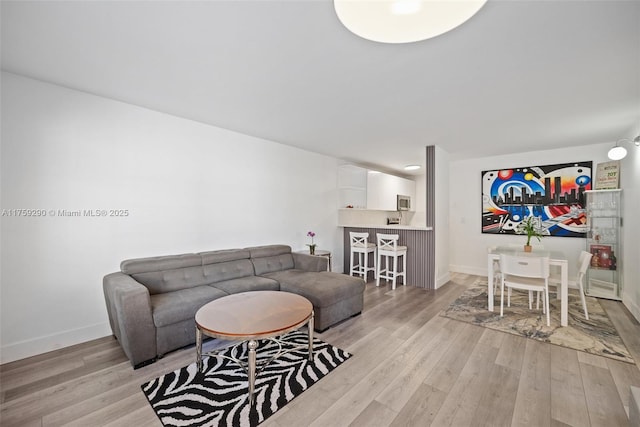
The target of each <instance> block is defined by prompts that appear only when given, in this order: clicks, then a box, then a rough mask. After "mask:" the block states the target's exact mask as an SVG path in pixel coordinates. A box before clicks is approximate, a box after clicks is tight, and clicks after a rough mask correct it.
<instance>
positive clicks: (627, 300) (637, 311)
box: [622, 292, 640, 322]
mask: <svg viewBox="0 0 640 427" xmlns="http://www.w3.org/2000/svg"><path fill="white" fill-rule="evenodd" d="M622 303H623V304H624V306H625V307H627V309H628V310H629V312H630V313H631V314H632V315H633V317H635V318H636V320H637V321H638V322H640V306H639V305H638V304H637V303H636V302H635V301H633V300H632V299H631V297H629V296H628V295H627V294H625V293H624V292H623V293H622Z"/></svg>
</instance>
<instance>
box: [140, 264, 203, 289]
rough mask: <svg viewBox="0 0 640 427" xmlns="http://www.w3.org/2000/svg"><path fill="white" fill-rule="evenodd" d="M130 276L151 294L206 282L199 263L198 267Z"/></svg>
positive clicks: (191, 286)
mask: <svg viewBox="0 0 640 427" xmlns="http://www.w3.org/2000/svg"><path fill="white" fill-rule="evenodd" d="M131 277H133V278H134V279H136V280H137V281H138V282H140V283H142V284H143V285H145V286H146V287H147V288H148V289H149V293H150V294H151V295H156V294H162V293H165V292H174V291H179V290H181V289H187V288H193V287H194V286H201V285H207V284H208V280H207V278H206V277H205V275H204V271H203V269H202V266H201V265H200V266H198V267H184V268H178V269H175V270H164V271H151V272H148V273H138V274H132V275H131Z"/></svg>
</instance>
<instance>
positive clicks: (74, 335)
mask: <svg viewBox="0 0 640 427" xmlns="http://www.w3.org/2000/svg"><path fill="white" fill-rule="evenodd" d="M111 333H112V332H111V327H110V326H109V323H108V322H104V323H96V324H94V325H89V326H85V327H82V328H78V329H72V330H69V331H64V332H60V333H57V334H53V335H47V336H44V337H38V338H34V339H30V340H26V341H20V342H17V343H14V344H9V345H5V346H2V347H1V348H0V364H4V363H9V362H14V361H16V360H20V359H25V358H27V357H31V356H36V355H38V354H42V353H48V352H50V351H53V350H59V349H61V348H64V347H69V346H72V345H75V344H80V343H83V342H86V341H91V340H94V339H97V338H102V337H106V336H109V335H111Z"/></svg>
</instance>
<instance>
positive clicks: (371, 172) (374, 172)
mask: <svg viewBox="0 0 640 427" xmlns="http://www.w3.org/2000/svg"><path fill="white" fill-rule="evenodd" d="M369 173H370V174H376V173H380V171H374V170H371V171H369Z"/></svg>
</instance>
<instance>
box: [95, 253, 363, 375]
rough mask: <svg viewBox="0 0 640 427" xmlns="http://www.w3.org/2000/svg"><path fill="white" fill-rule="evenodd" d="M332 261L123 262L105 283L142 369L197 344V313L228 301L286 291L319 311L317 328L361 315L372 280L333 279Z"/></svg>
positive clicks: (227, 257) (114, 326)
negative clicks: (367, 283)
mask: <svg viewBox="0 0 640 427" xmlns="http://www.w3.org/2000/svg"><path fill="white" fill-rule="evenodd" d="M327 262H328V261H327V258H325V257H317V256H311V255H306V254H300V253H292V252H291V247H289V246H286V245H269V246H256V247H251V248H245V249H230V250H219V251H211V252H202V253H192V254H182V255H169V256H160V257H153V258H140V259H131V260H126V261H123V262H122V263H121V264H120V270H121V271H120V272H117V273H111V274H108V275H107V276H105V277H104V280H103V290H104V296H105V300H106V304H107V311H108V314H109V322H110V324H111V330H112V331H113V335H114V336H115V337H116V338H117V339H118V341H119V342H120V345H121V346H122V348H123V350H124V352H125V353H126V355H127V357H128V358H129V360H130V361H131V364H132V365H133V366H134V368H138V367H140V366H144V365H146V364H149V363H152V362H154V361H155V360H156V359H157V358H158V357H161V356H163V355H164V354H165V353H167V352H169V351H172V350H176V349H178V348H181V347H184V346H187V345H189V344H193V343H194V342H195V323H194V317H195V313H196V311H197V310H198V309H199V308H200V307H202V306H203V305H204V304H206V303H208V302H210V301H213V300H215V299H217V298H220V297H223V296H225V295H229V294H234V293H238V292H247V291H257V290H281V291H286V292H292V293H295V294H299V295H302V296H304V297H306V298H307V299H308V300H309V301H311V303H312V304H313V308H314V312H315V329H316V330H318V331H322V330H324V329H327V328H328V327H330V326H332V325H334V324H336V323H338V322H340V321H342V320H344V319H347V318H349V317H351V316H354V315H356V314H359V313H360V312H361V311H362V306H363V298H364V288H365V284H364V281H363V280H362V279H360V278H355V277H351V276H347V275H344V274H339V273H332V272H327V271H326V269H327Z"/></svg>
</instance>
